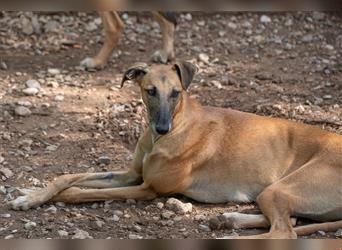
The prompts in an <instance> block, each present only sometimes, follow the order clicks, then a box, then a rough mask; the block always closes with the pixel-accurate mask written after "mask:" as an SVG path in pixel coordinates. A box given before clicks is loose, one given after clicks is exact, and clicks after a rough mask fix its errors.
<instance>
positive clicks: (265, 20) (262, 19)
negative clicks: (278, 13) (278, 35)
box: [260, 15, 272, 23]
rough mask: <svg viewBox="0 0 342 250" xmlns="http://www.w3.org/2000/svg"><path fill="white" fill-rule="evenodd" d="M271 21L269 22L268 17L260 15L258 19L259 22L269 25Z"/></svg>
mask: <svg viewBox="0 0 342 250" xmlns="http://www.w3.org/2000/svg"><path fill="white" fill-rule="evenodd" d="M271 21H272V20H271V18H270V17H269V16H266V15H262V16H261V17H260V22H262V23H270V22H271Z"/></svg>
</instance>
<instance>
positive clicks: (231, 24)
mask: <svg viewBox="0 0 342 250" xmlns="http://www.w3.org/2000/svg"><path fill="white" fill-rule="evenodd" d="M228 27H229V28H231V29H232V30H236V28H237V25H236V24H235V23H232V22H229V23H228Z"/></svg>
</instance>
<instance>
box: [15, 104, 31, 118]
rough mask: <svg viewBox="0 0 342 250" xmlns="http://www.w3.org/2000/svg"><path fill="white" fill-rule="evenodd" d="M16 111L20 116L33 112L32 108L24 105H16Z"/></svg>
mask: <svg viewBox="0 0 342 250" xmlns="http://www.w3.org/2000/svg"><path fill="white" fill-rule="evenodd" d="M14 113H15V114H16V115H19V116H29V115H31V114H32V112H31V110H29V109H28V108H26V107H23V106H18V107H16V108H15V110H14Z"/></svg>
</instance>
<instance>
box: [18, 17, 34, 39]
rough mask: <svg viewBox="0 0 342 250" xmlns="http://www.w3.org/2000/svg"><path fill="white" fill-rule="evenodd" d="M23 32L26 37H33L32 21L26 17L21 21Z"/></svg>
mask: <svg viewBox="0 0 342 250" xmlns="http://www.w3.org/2000/svg"><path fill="white" fill-rule="evenodd" d="M21 30H22V32H23V33H24V34H25V35H32V34H33V32H34V30H33V26H32V23H31V21H30V20H29V19H28V18H26V17H24V18H22V19H21Z"/></svg>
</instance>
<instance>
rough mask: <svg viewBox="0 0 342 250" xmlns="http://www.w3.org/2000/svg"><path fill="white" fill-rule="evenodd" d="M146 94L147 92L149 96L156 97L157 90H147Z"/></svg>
mask: <svg viewBox="0 0 342 250" xmlns="http://www.w3.org/2000/svg"><path fill="white" fill-rule="evenodd" d="M146 92H147V94H148V95H150V96H155V95H156V94H157V90H156V88H152V89H146Z"/></svg>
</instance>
